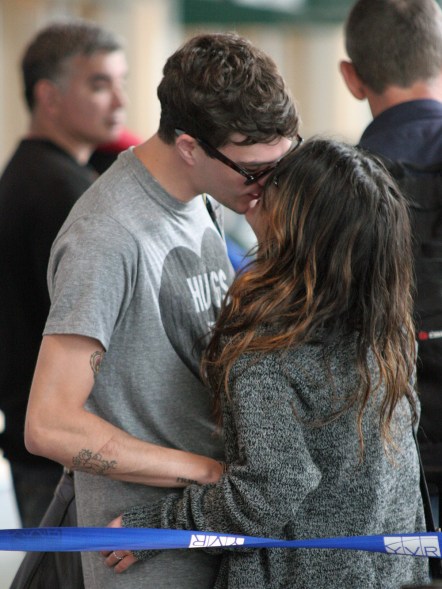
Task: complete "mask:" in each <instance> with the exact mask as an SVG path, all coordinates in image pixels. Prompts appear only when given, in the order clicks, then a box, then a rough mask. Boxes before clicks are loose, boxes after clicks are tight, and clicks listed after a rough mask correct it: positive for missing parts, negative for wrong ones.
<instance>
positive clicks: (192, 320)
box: [159, 229, 233, 377]
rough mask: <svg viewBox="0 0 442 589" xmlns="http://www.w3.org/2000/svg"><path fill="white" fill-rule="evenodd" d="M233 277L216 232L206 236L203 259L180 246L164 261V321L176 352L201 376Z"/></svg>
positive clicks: (162, 318)
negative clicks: (211, 333)
mask: <svg viewBox="0 0 442 589" xmlns="http://www.w3.org/2000/svg"><path fill="white" fill-rule="evenodd" d="M232 278H233V272H232V269H231V267H230V265H229V262H228V259H227V255H226V251H225V248H224V245H223V243H222V242H221V240H220V239H219V236H218V235H217V233H216V232H215V231H214V230H213V229H206V231H205V233H204V236H203V239H202V243H201V256H199V255H198V254H196V253H195V252H194V251H192V250H191V249H190V248H187V247H183V246H180V247H176V248H174V249H172V250H171V251H170V252H169V253H168V255H167V256H166V259H165V260H164V265H163V270H162V275H161V287H160V294H159V305H160V314H161V320H162V322H163V326H164V330H165V332H166V334H167V337H168V338H169V341H170V343H171V344H172V346H173V348H174V350H175V352H176V353H177V354H178V356H179V357H180V358H181V360H182V361H183V362H184V364H186V366H187V367H188V368H189V369H190V370H191V371H192V372H193V373H194V374H195V375H196V376H198V377H199V364H200V359H201V353H202V351H203V349H204V347H205V345H206V344H207V337H208V332H209V329H210V326H211V325H212V323H213V322H214V321H215V319H216V317H217V316H218V312H219V309H220V306H221V302H222V300H223V298H224V296H225V294H226V292H227V289H228V287H229V284H230V282H231V280H232Z"/></svg>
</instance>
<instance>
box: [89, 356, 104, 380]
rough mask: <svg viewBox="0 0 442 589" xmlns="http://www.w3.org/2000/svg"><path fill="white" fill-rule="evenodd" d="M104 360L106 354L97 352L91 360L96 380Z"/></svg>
mask: <svg viewBox="0 0 442 589" xmlns="http://www.w3.org/2000/svg"><path fill="white" fill-rule="evenodd" d="M103 358H104V352H101V351H99V350H97V351H96V352H94V353H93V354H92V356H91V358H90V360H89V363H90V365H91V368H92V372H93V373H94V378H95V377H96V376H97V374H98V373H99V372H100V367H101V363H102V361H103Z"/></svg>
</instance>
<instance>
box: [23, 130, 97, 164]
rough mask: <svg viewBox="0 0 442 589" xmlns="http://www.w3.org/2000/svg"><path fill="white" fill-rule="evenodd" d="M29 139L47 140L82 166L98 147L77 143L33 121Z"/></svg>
mask: <svg viewBox="0 0 442 589" xmlns="http://www.w3.org/2000/svg"><path fill="white" fill-rule="evenodd" d="M27 137H28V138H30V139H47V140H49V141H52V143H55V145H58V147H60V148H61V149H64V151H66V152H67V153H68V154H69V155H71V156H72V157H73V158H74V159H75V160H76V161H77V162H78V163H79V164H80V165H85V164H87V162H88V161H89V158H90V157H91V155H92V152H93V150H94V149H95V147H96V146H94V145H92V144H90V143H85V142H81V141H76V140H75V139H74V138H72V137H66V136H65V135H64V134H63V133H60V132H59V131H58V130H57V129H55V128H53V127H51V126H49V125H44V124H41V123H39V122H38V121H31V124H30V127H29V131H28V133H27Z"/></svg>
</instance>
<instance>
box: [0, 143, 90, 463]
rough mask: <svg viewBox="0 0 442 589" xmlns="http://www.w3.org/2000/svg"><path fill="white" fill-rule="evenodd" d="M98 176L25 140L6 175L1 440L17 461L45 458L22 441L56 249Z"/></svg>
mask: <svg viewBox="0 0 442 589" xmlns="http://www.w3.org/2000/svg"><path fill="white" fill-rule="evenodd" d="M95 177H96V175H95V173H94V172H92V170H91V169H90V168H88V167H87V166H81V165H79V164H78V162H77V161H76V160H75V159H73V158H72V157H71V156H70V155H69V154H68V153H66V152H65V151H63V150H62V149H60V148H59V147H57V146H56V145H55V144H53V143H52V142H50V141H47V140H37V139H26V140H23V141H22V142H21V143H20V144H19V145H18V147H17V150H16V151H15V153H14V154H13V156H12V158H11V160H10V161H9V163H8V164H7V166H6V168H5V170H4V172H3V175H2V176H1V178H0V342H1V353H0V409H1V410H2V411H3V412H4V414H5V417H6V428H5V431H4V432H3V433H2V434H0V447H1V448H2V449H3V451H4V453H5V456H6V457H7V458H9V459H10V460H20V461H33V462H35V461H37V460H40V461H41V462H42V463H43V462H46V461H45V459H43V458H38V457H35V456H31V454H29V453H28V452H27V451H26V449H25V447H24V441H23V428H24V418H25V411H26V405H27V400H28V395H29V389H30V386H31V381H32V376H33V373H34V367H35V362H36V359H37V355H38V351H39V348H40V344H41V337H42V332H43V327H44V324H45V322H46V319H47V315H48V312H49V294H48V289H47V284H46V271H47V265H48V260H49V253H50V248H51V245H52V242H53V241H54V239H55V237H56V235H57V233H58V231H59V229H60V227H61V225H62V224H63V222H64V220H65V218H66V217H67V215H68V213H69V211H70V209H71V207H72V205H73V204H74V203H75V201H76V200H77V199H78V198H79V196H81V194H82V193H83V192H84V191H85V190H86V189H87V188H88V187H89V186H90V185H91V184H92V182H93V181H94V179H95Z"/></svg>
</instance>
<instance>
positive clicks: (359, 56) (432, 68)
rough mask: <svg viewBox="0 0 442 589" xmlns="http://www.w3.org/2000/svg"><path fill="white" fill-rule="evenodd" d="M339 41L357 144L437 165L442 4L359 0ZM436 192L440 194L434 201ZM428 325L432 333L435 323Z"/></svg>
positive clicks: (426, 346) (438, 475) (437, 415)
mask: <svg viewBox="0 0 442 589" xmlns="http://www.w3.org/2000/svg"><path fill="white" fill-rule="evenodd" d="M345 46H346V50H347V54H348V56H349V58H350V60H344V61H342V62H341V63H340V70H341V73H342V76H343V78H344V81H345V83H346V85H347V87H348V89H349V90H350V92H351V93H352V95H353V96H354V97H355V98H357V99H358V100H367V101H368V104H369V107H370V110H371V113H372V115H373V121H372V122H371V123H370V124H369V125H368V127H367V128H366V129H365V131H364V132H363V134H362V137H361V139H360V142H359V144H360V145H361V146H362V147H364V148H365V149H368V150H370V151H371V152H374V153H376V154H379V155H380V156H383V157H384V158H388V159H389V160H391V161H393V162H397V161H400V162H405V163H407V164H411V165H413V166H415V167H416V168H427V169H428V168H429V167H431V166H434V165H438V166H439V168H440V167H441V164H442V10H441V8H440V6H439V5H438V4H437V2H435V0H358V2H355V4H354V5H353V7H352V8H351V10H350V12H349V15H348V17H347V20H346V23H345ZM439 174H440V171H439ZM439 183H440V182H439ZM424 190H428V188H427V187H426V188H425V189H424ZM441 198H442V195H440V194H439V196H438V201H439V202H440V200H441ZM438 217H440V213H439V212H438V211H437V210H435V212H434V222H433V221H432V223H433V225H434V226H433V228H432V229H428V233H433V234H437V232H439V237H438V239H439V245H438V248H439V249H440V248H441V245H440V244H441V241H440V240H441V237H440V233H441V231H442V227H441V224H440V220H439V219H438ZM436 280H437V281H438V285H439V286H434V285H432V287H431V288H432V290H433V291H434V292H433V295H432V296H433V297H434V300H437V304H438V305H439V309H440V305H441V302H442V301H441V299H440V294H439V293H440V291H441V285H442V282H441V281H442V276H441V277H439V278H436ZM436 314H437V306H436V305H435V306H434V310H433V315H434V317H435V320H436V321H437V323H434V325H438V324H440V321H441V320H442V317H441V316H439V317H436ZM433 330H434V332H435V333H436V332H437V330H438V329H437V328H435V327H433ZM438 342H440V340H437V339H436V340H431V341H425V340H419V362H418V365H417V366H418V373H417V382H418V391H419V394H420V397H421V403H422V417H421V426H422V427H421V428H420V431H419V444H420V449H421V454H422V460H423V464H424V470H425V474H426V477H427V480H428V482H429V483H431V484H430V493H431V494H432V502H433V507H434V508H435V512H434V514H435V516H436V520H437V519H439V517H440V509H439V508H440V506H439V505H438V503H439V501H438V499H439V497H440V496H441V497H442V435H441V432H442V429H441V427H440V424H441V420H442V382H441V379H442V372H441V368H442V363H441V358H440V353H441V351H442V348H441V347H440V346H441V344H440V343H438ZM435 347H437V350H436V351H433V350H434V348H435Z"/></svg>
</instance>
